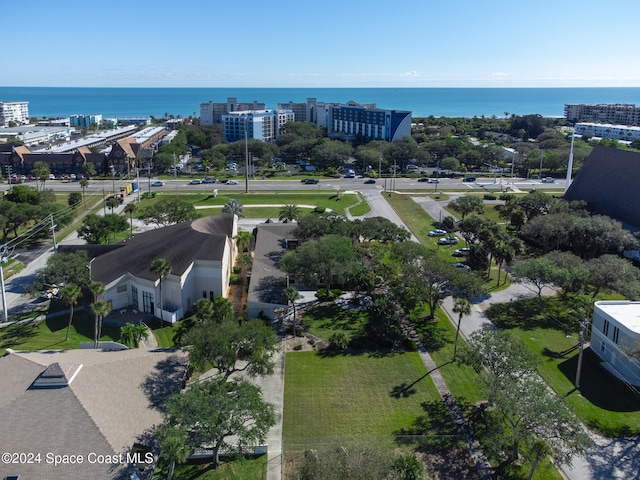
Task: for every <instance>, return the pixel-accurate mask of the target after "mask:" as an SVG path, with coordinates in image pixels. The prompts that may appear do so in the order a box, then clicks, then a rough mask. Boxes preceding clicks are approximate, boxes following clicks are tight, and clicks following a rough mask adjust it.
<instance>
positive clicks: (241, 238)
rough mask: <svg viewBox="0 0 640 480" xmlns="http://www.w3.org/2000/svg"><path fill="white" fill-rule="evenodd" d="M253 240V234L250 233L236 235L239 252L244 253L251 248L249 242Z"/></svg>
mask: <svg viewBox="0 0 640 480" xmlns="http://www.w3.org/2000/svg"><path fill="white" fill-rule="evenodd" d="M250 240H251V233H249V232H238V234H237V235H236V246H237V247H238V252H240V253H242V252H244V251H245V250H246V249H247V247H248V246H249V241H250Z"/></svg>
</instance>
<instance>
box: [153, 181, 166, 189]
mask: <svg viewBox="0 0 640 480" xmlns="http://www.w3.org/2000/svg"><path fill="white" fill-rule="evenodd" d="M151 186H152V187H164V182H163V181H162V180H156V181H155V182H152V183H151Z"/></svg>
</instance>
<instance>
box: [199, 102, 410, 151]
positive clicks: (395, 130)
mask: <svg viewBox="0 0 640 480" xmlns="http://www.w3.org/2000/svg"><path fill="white" fill-rule="evenodd" d="M248 111H250V112H254V113H255V112H266V111H267V110H265V107H264V103H258V102H255V101H254V102H253V104H247V103H238V102H237V101H236V99H235V98H228V99H227V103H214V102H208V103H201V104H200V122H201V123H202V124H203V125H211V124H214V123H222V124H223V125H224V126H223V132H224V135H225V138H227V140H229V141H234V140H231V139H232V138H236V139H242V138H244V130H243V128H244V127H243V126H240V123H242V122H241V121H240V120H237V119H234V117H233V115H231V114H236V113H241V114H242V113H244V112H248ZM275 111H276V112H282V111H284V112H287V111H288V112H291V113H292V114H293V116H294V120H295V121H296V122H312V123H315V124H317V125H319V126H321V127H324V128H325V130H326V131H327V135H328V136H329V137H330V138H339V139H342V140H357V139H362V140H364V141H370V140H386V141H387V142H392V141H394V140H397V139H399V138H402V137H404V136H406V135H411V112H410V111H407V110H389V109H383V108H377V107H376V105H375V104H373V103H367V104H359V103H356V102H354V101H350V102H347V103H346V104H344V103H326V102H318V101H317V100H316V99H315V98H307V99H306V101H305V102H304V103H296V102H292V101H289V102H287V103H278V107H277V110H275ZM228 115H231V116H228ZM223 118H226V120H224V121H223ZM255 118H256V120H257V119H258V118H260V115H256V116H255ZM282 121H284V122H285V123H286V122H287V121H291V120H290V119H289V117H285V118H284V119H280V120H279V122H280V125H279V127H281V126H282ZM225 122H226V123H225ZM267 124H268V122H267V123H266V124H265V125H267ZM250 128H251V127H250ZM259 130H260V129H259V128H257V129H256V131H259ZM254 135H256V136H251V132H249V135H248V136H249V137H250V138H260V136H261V135H259V134H258V133H256V134H254ZM275 135H277V132H276V133H275ZM265 137H270V135H266V136H265Z"/></svg>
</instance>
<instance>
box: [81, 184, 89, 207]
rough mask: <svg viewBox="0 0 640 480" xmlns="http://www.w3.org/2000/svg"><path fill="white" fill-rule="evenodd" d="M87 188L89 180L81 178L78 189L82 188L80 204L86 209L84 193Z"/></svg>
mask: <svg viewBox="0 0 640 480" xmlns="http://www.w3.org/2000/svg"><path fill="white" fill-rule="evenodd" d="M88 186H89V180H87V179H86V178H83V179H82V180H80V187H81V188H82V204H83V205H84V208H87V202H86V201H85V199H84V191H85V190H86V189H87V187H88Z"/></svg>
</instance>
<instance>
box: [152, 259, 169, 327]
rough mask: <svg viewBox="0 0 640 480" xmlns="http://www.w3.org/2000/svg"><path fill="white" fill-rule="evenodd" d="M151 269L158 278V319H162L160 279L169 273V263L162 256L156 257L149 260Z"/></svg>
mask: <svg viewBox="0 0 640 480" xmlns="http://www.w3.org/2000/svg"><path fill="white" fill-rule="evenodd" d="M151 271H152V272H153V273H157V274H158V277H159V280H160V320H161V321H164V314H163V311H164V309H163V302H162V279H163V278H164V277H166V276H167V275H169V274H170V273H171V264H170V263H169V262H167V261H166V260H165V259H164V258H156V259H155V260H154V261H153V262H151Z"/></svg>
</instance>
